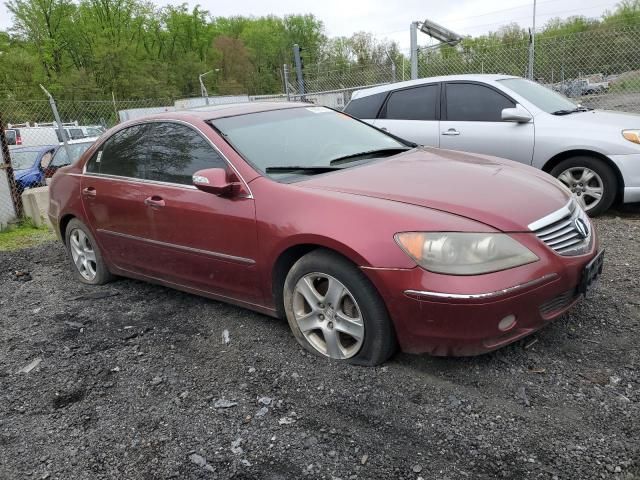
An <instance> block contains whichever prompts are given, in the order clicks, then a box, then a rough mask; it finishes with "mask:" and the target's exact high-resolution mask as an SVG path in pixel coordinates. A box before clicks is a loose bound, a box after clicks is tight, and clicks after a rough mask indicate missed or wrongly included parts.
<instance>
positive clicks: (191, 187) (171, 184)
mask: <svg viewBox="0 0 640 480" xmlns="http://www.w3.org/2000/svg"><path fill="white" fill-rule="evenodd" d="M149 123H176V124H178V125H184V126H186V127H188V128H191V129H192V130H194V131H195V132H196V134H197V135H200V136H201V137H202V138H204V140H205V141H206V142H207V143H208V144H209V145H211V147H212V148H213V149H214V150H215V151H216V152H217V153H218V155H220V158H222V160H224V161H225V162H226V163H227V165H229V167H230V168H231V169H232V170H233V172H234V173H235V174H236V175H237V177H238V178H239V179H240V181H241V182H242V183H243V184H244V187H245V188H246V189H247V192H249V194H248V195H244V196H243V198H254V196H253V192H252V191H251V187H249V184H248V183H247V181H246V180H245V179H244V177H243V176H242V175H241V174H240V172H239V171H238V169H237V168H236V167H235V165H234V164H233V163H231V161H230V160H229V159H228V158H227V156H226V155H225V154H224V153H222V150H220V149H219V148H218V146H217V145H216V144H215V143H213V142H212V141H211V139H210V138H209V137H207V135H206V134H205V133H204V131H203V130H202V129H201V128H199V127H197V126H196V125H193V124H191V123H189V122H187V121H185V120H180V119H177V118H153V119H145V120H140V121H134V122H132V123H130V124H127V125H126V126H124V127H123V128H120V129H118V130H117V131H116V132H114V133H113V134H111V135H110V136H109V137H108V138H105V139H104V140H103V141H102V143H101V144H100V145H98V147H97V149H96V150H95V152H93V155H91V157H89V159H88V160H87V161H86V162H84V165H83V166H82V175H86V176H89V177H104V178H108V179H111V180H127V181H129V182H130V183H143V184H152V185H163V186H169V187H176V188H183V189H187V190H197V189H198V188H197V187H196V186H194V185H185V184H184V183H174V182H163V181H160V180H147V179H145V178H135V177H124V176H121V175H111V174H106V173H94V172H87V165H88V164H89V162H90V161H91V160H93V159H94V158H95V157H96V156H97V155H98V153H99V152H101V151H102V148H103V147H104V144H105V143H107V142H108V141H109V139H111V138H113V136H114V135H115V134H116V133H118V132H121V131H122V130H124V129H125V128H129V127H135V126H137V125H146V124H149ZM214 132H215V130H214Z"/></svg>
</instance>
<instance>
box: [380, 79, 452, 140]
mask: <svg viewBox="0 0 640 480" xmlns="http://www.w3.org/2000/svg"><path fill="white" fill-rule="evenodd" d="M439 115H440V84H439V83H431V84H425V85H418V86H414V87H409V88H403V89H400V90H394V91H393V92H391V93H390V94H389V96H388V97H387V100H386V102H385V104H384V105H383V106H382V109H381V110H380V114H379V116H378V120H376V122H375V123H374V125H375V126H376V127H378V128H382V129H384V130H387V131H389V132H391V133H393V134H394V135H397V136H398V137H400V138H404V139H405V140H409V141H411V142H415V143H417V144H420V145H426V146H429V147H438V146H439V143H440V135H439V133H440V132H439V120H438V119H439Z"/></svg>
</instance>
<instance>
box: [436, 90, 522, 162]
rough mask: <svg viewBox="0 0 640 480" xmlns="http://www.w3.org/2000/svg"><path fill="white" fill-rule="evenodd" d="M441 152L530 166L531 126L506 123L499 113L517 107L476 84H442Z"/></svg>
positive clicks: (499, 94)
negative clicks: (511, 161) (466, 153)
mask: <svg viewBox="0 0 640 480" xmlns="http://www.w3.org/2000/svg"><path fill="white" fill-rule="evenodd" d="M444 105H445V107H444V108H443V112H442V119H441V121H440V148H446V149H449V150H460V151H463V152H473V153H482V154H486V155H493V156H496V157H502V158H508V159H510V160H515V161H517V162H521V163H525V164H527V165H531V162H532V160H533V147H534V128H535V127H534V123H533V121H530V122H527V123H515V122H506V121H503V120H502V110H503V109H505V108H513V107H515V106H516V104H515V103H514V102H513V100H511V99H510V98H508V97H507V96H505V95H504V94H502V93H501V92H499V91H497V90H495V89H493V88H491V87H489V86H487V85H482V84H478V83H466V82H449V83H446V84H445V100H444Z"/></svg>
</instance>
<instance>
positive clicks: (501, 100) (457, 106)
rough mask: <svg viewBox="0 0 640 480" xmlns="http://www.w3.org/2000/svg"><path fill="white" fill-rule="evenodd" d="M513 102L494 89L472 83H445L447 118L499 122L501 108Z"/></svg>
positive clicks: (500, 119) (509, 106) (464, 120)
mask: <svg viewBox="0 0 640 480" xmlns="http://www.w3.org/2000/svg"><path fill="white" fill-rule="evenodd" d="M513 107H515V104H514V103H513V102H512V101H511V100H509V99H508V98H507V97H505V96H504V95H501V94H500V93H498V92H496V91H495V90H493V89H491V88H489V87H485V86H483V85H477V84H473V83H448V84H447V120H453V121H462V122H501V121H502V110H503V109H504V108H513Z"/></svg>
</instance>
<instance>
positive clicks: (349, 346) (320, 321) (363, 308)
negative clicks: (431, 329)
mask: <svg viewBox="0 0 640 480" xmlns="http://www.w3.org/2000/svg"><path fill="white" fill-rule="evenodd" d="M283 299H284V311H285V314H286V317H287V321H288V322H289V327H290V328H291V331H292V332H293V335H294V336H295V337H296V340H298V342H299V343H300V344H301V345H302V346H303V347H304V348H305V349H306V350H308V351H309V352H311V353H314V354H316V355H319V356H321V357H324V358H329V359H332V360H339V361H343V362H348V363H351V364H354V365H366V366H374V365H378V364H380V363H382V362H384V361H385V360H387V359H388V358H389V357H391V355H393V353H394V352H395V350H396V345H397V342H396V336H395V330H394V328H393V324H392V323H391V320H390V318H389V314H388V313H387V308H386V306H385V304H384V302H383V301H382V298H380V295H379V294H378V292H377V291H376V289H375V288H374V286H373V285H372V284H371V282H370V281H369V279H368V278H367V277H366V276H365V275H364V273H362V272H361V271H360V270H359V269H358V268H357V267H356V266H355V265H353V264H352V263H351V262H349V261H348V260H346V259H345V258H344V257H342V256H340V255H338V254H336V253H334V252H331V251H328V250H323V249H318V250H314V251H312V252H310V253H308V254H307V255H305V256H304V257H302V258H300V259H299V260H298V261H297V262H296V263H295V264H294V265H293V267H291V270H290V271H289V273H288V275H287V278H286V280H285V283H284V292H283ZM309 300H311V302H310V301H309ZM332 302H333V303H332ZM311 303H315V305H314V306H313V307H312V306H311ZM305 315H306V317H305ZM303 330H304V331H303Z"/></svg>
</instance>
